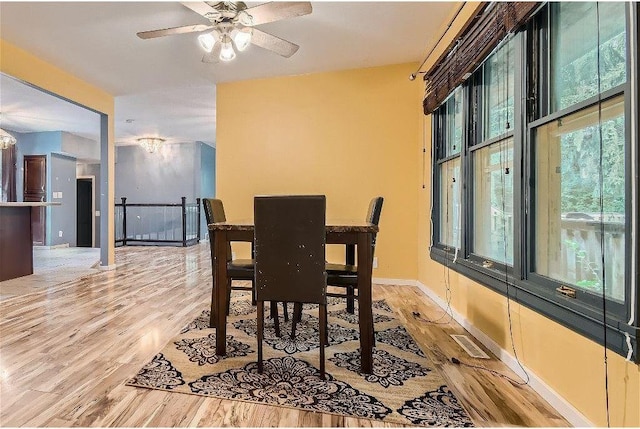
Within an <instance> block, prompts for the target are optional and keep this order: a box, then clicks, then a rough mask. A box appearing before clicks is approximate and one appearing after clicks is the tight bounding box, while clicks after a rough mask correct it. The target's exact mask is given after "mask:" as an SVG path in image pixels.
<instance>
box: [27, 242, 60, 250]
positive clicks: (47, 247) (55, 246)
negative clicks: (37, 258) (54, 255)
mask: <svg viewBox="0 0 640 429" xmlns="http://www.w3.org/2000/svg"><path fill="white" fill-rule="evenodd" d="M66 247H69V243H62V244H54V245H53V246H33V248H34V249H46V250H51V249H64V248H66Z"/></svg>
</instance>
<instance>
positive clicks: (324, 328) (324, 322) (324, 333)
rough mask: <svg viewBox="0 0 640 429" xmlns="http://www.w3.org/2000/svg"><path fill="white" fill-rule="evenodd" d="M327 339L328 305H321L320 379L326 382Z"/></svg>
mask: <svg viewBox="0 0 640 429" xmlns="http://www.w3.org/2000/svg"><path fill="white" fill-rule="evenodd" d="M326 338H327V305H326V304H321V305H320V377H321V378H322V379H323V380H325V367H324V343H325V341H326Z"/></svg>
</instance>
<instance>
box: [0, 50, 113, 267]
mask: <svg viewBox="0 0 640 429" xmlns="http://www.w3.org/2000/svg"><path fill="white" fill-rule="evenodd" d="M0 72H2V73H5V74H7V75H9V76H13V77H15V78H17V79H20V80H23V81H25V82H28V83H30V84H32V85H35V86H38V87H40V88H42V89H45V90H47V91H49V92H52V93H54V94H58V95H60V96H62V97H65V98H68V99H69V100H73V101H75V102H77V103H79V104H82V105H84V106H86V107H90V108H92V109H94V110H97V111H99V112H101V113H105V114H107V115H108V116H109V126H108V134H109V146H108V148H109V166H108V172H107V173H106V174H107V175H106V176H103V177H109V178H111V180H110V181H109V186H108V187H107V189H106V191H107V195H108V197H109V205H108V209H106V210H105V209H104V208H103V210H102V212H103V216H105V215H108V221H109V232H108V237H111V238H113V236H114V235H113V220H114V204H113V197H114V192H115V186H114V180H113V178H114V177H115V176H114V174H115V173H114V168H115V167H114V166H115V163H114V140H113V136H114V124H113V109H114V102H113V96H112V95H110V94H108V93H106V92H105V91H103V90H101V89H99V88H97V87H95V86H93V85H90V84H88V83H87V82H85V81H83V80H80V79H78V78H77V77H75V76H73V75H71V74H69V73H67V72H65V71H64V70H61V69H59V68H58V67H56V66H54V65H51V64H49V63H47V62H45V61H43V60H41V59H40V58H38V57H36V56H34V55H32V54H30V53H28V52H26V51H24V50H22V49H20V48H18V47H17V46H14V45H12V44H10V43H8V42H6V41H4V40H1V39H0ZM104 174H105V173H104V172H103V175H104ZM103 189H104V188H103ZM108 237H103V239H107V241H108V245H109V249H108V250H109V251H108V265H113V264H114V263H115V258H114V243H113V239H108Z"/></svg>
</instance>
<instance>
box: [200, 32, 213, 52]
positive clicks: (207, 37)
mask: <svg viewBox="0 0 640 429" xmlns="http://www.w3.org/2000/svg"><path fill="white" fill-rule="evenodd" d="M198 42H199V43H200V47H201V48H202V49H204V50H205V51H207V52H211V51H213V46H214V45H215V44H216V38H215V37H214V36H213V33H207V34H201V35H199V36H198Z"/></svg>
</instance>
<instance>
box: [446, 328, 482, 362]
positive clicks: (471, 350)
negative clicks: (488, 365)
mask: <svg viewBox="0 0 640 429" xmlns="http://www.w3.org/2000/svg"><path fill="white" fill-rule="evenodd" d="M451 338H453V339H454V341H455V342H456V343H458V344H459V345H460V347H462V348H463V349H464V351H465V352H467V354H468V355H469V356H471V357H473V358H479V359H489V356H488V355H487V354H486V353H485V352H483V351H482V349H481V348H480V347H478V346H477V345H476V343H474V342H473V341H471V340H470V339H469V337H467V336H466V335H453V334H451Z"/></svg>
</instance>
